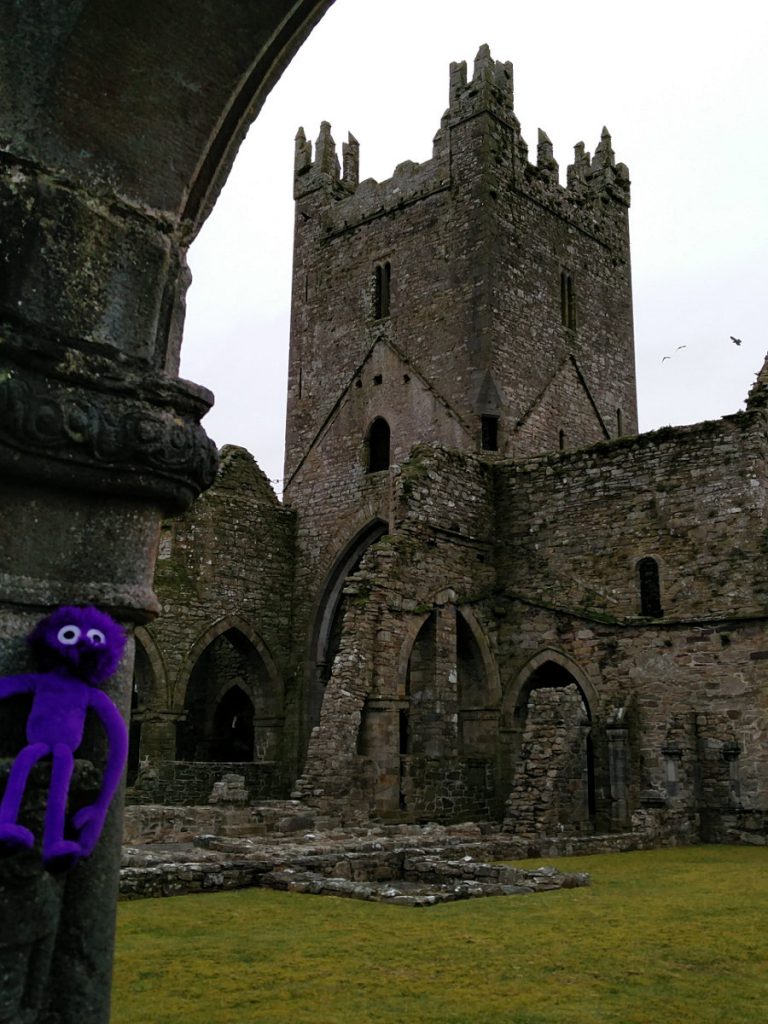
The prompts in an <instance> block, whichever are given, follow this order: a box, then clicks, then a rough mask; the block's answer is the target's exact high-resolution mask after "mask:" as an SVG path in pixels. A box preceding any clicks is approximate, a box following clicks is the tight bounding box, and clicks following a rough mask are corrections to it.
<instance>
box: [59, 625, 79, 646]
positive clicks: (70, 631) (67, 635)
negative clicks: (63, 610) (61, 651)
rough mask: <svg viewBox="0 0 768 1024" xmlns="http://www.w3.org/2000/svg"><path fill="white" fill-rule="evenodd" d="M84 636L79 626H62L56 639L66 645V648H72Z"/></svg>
mask: <svg viewBox="0 0 768 1024" xmlns="http://www.w3.org/2000/svg"><path fill="white" fill-rule="evenodd" d="M82 635H83V634H82V632H81V631H80V627H79V626H73V625H70V626H62V627H61V629H60V630H59V632H58V633H57V634H56V639H57V640H58V641H59V643H60V644H64V646H65V647H71V646H72V644H76V643H77V641H78V640H79V639H80V637H81V636H82Z"/></svg>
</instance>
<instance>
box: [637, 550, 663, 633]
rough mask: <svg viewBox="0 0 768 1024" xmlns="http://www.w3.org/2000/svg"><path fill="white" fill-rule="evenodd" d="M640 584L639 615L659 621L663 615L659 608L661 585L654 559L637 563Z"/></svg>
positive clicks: (656, 563) (642, 559)
mask: <svg viewBox="0 0 768 1024" xmlns="http://www.w3.org/2000/svg"><path fill="white" fill-rule="evenodd" d="M637 575H638V580H639V583H640V614H641V615H647V616H648V617H649V618H652V619H659V618H661V616H662V615H663V614H664V612H663V610H662V607H661V584H660V582H659V565H658V562H657V561H656V559H655V558H650V557H648V558H641V559H640V561H639V562H638V563H637Z"/></svg>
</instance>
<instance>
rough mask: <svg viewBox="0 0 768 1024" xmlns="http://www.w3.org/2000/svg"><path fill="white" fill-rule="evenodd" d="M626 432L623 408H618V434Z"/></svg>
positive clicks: (618, 435) (619, 435)
mask: <svg viewBox="0 0 768 1024" xmlns="http://www.w3.org/2000/svg"><path fill="white" fill-rule="evenodd" d="M623 433H624V417H623V416H622V415H621V409H617V410H616V436H617V437H621V435H622V434H623Z"/></svg>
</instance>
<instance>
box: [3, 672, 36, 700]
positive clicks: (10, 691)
mask: <svg viewBox="0 0 768 1024" xmlns="http://www.w3.org/2000/svg"><path fill="white" fill-rule="evenodd" d="M34 688H35V683H34V676H32V675H29V674H27V675H24V676H4V677H3V678H2V679H0V700H5V698H6V697H15V696H16V695H17V694H19V693H31V692H32V690H34Z"/></svg>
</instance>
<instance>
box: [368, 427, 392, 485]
mask: <svg viewBox="0 0 768 1024" xmlns="http://www.w3.org/2000/svg"><path fill="white" fill-rule="evenodd" d="M389 437H390V434H389V424H388V423H387V421H386V420H385V419H382V418H381V417H379V418H378V419H375V420H374V421H373V423H372V424H371V429H370V430H369V431H368V472H369V473H378V472H379V471H380V470H382V469H389Z"/></svg>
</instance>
